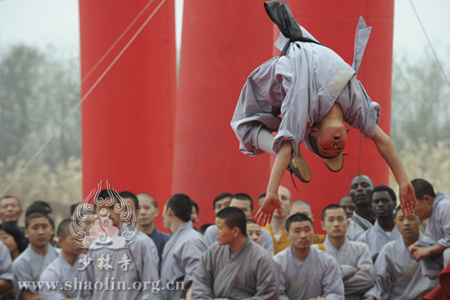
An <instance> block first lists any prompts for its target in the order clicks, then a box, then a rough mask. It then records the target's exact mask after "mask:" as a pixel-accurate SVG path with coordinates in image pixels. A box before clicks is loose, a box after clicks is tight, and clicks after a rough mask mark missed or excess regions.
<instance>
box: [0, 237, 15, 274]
mask: <svg viewBox="0 0 450 300" xmlns="http://www.w3.org/2000/svg"><path fill="white" fill-rule="evenodd" d="M0 279H4V280H11V282H14V275H13V272H12V261H11V255H10V254H9V250H8V248H7V247H6V246H5V245H4V244H3V243H2V242H0Z"/></svg>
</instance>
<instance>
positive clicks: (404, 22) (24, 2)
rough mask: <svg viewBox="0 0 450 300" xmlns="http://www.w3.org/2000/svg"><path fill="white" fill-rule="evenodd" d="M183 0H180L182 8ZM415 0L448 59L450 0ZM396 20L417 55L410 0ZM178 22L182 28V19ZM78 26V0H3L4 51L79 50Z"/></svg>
mask: <svg viewBox="0 0 450 300" xmlns="http://www.w3.org/2000/svg"><path fill="white" fill-rule="evenodd" d="M182 1H183V0H176V3H177V4H178V5H177V6H178V8H179V7H180V3H182ZM412 1H413V3H414V5H415V7H416V10H417V12H418V14H419V17H420V19H421V20H422V23H423V25H424V27H425V30H426V32H427V33H428V35H429V37H430V39H431V41H432V44H433V46H434V47H435V48H436V50H437V51H438V53H439V55H440V57H442V58H441V59H442V60H443V61H445V60H446V59H447V58H446V57H444V55H445V53H448V50H449V49H450V34H449V31H450V18H449V17H448V12H449V11H450V1H448V0H428V1H424V0H412ZM178 12H181V10H180V9H178ZM178 15H179V16H181V13H178ZM178 20H180V18H178ZM394 22H395V23H394V51H395V52H398V51H403V52H405V53H408V54H409V55H417V54H418V53H422V52H423V49H425V48H426V47H428V46H427V45H428V44H427V41H426V38H425V36H424V34H423V32H422V29H421V28H420V25H419V23H418V21H417V18H416V16H415V15H414V11H413V10H412V6H411V3H410V0H396V1H395V20H394ZM178 25H179V26H178V32H179V29H180V28H181V26H180V25H181V23H180V22H179V24H178ZM369 25H370V24H369ZM78 28H79V19H78V0H39V1H37V0H0V51H4V50H5V49H6V48H7V47H8V46H10V45H12V44H16V43H26V44H30V45H35V44H37V45H39V46H41V47H45V46H46V45H48V44H53V45H54V46H55V47H57V48H58V49H60V50H61V51H63V52H70V53H75V54H76V53H78V51H79V29H78Z"/></svg>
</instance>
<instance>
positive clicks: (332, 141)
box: [231, 0, 415, 225]
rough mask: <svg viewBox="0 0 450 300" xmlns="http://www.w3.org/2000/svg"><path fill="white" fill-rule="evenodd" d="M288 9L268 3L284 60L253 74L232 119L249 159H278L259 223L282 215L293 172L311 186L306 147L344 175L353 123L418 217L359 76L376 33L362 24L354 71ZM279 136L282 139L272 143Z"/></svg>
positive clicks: (408, 187) (399, 165)
mask: <svg viewBox="0 0 450 300" xmlns="http://www.w3.org/2000/svg"><path fill="white" fill-rule="evenodd" d="M282 2H283V4H282V5H281V6H280V1H278V0H274V1H269V2H266V3H265V7H266V11H267V12H268V14H269V16H270V17H271V19H272V20H273V21H274V22H275V23H276V24H277V26H278V27H279V28H280V31H281V33H282V36H280V39H279V40H283V41H282V42H281V44H282V47H283V46H284V48H283V52H282V55H281V56H280V57H275V58H273V59H271V60H269V61H267V62H265V63H264V64H262V65H261V66H259V67H258V68H256V70H254V71H253V72H252V73H251V74H250V75H249V77H248V79H247V82H246V84H245V85H244V87H243V89H242V92H241V95H240V97H239V100H238V103H237V105H236V109H235V112H234V115H233V118H232V120H231V127H232V128H233V130H234V132H235V134H236V137H237V138H238V140H239V142H240V150H241V151H242V152H243V153H244V154H246V155H249V156H255V155H258V154H261V153H264V152H267V153H270V154H271V155H274V156H275V161H274V164H273V168H272V172H271V175H270V178H269V182H268V184H267V190H266V191H267V192H266V198H265V200H264V203H263V205H262V206H261V209H260V210H259V212H258V213H257V215H256V219H260V220H261V221H262V224H263V225H265V224H266V223H267V221H268V222H270V221H271V220H272V216H273V213H274V211H275V210H278V214H279V215H281V214H282V212H281V202H280V200H279V198H278V193H277V192H278V187H279V186H280V183H281V179H282V177H283V174H284V172H285V170H286V169H287V168H289V170H290V171H291V172H293V173H295V175H296V176H297V177H298V178H299V179H300V180H301V181H303V182H309V181H310V180H311V170H310V169H309V167H308V165H307V163H306V161H305V159H304V158H303V156H302V155H301V153H300V144H302V143H303V144H304V146H305V148H306V149H308V150H310V151H312V152H314V153H315V154H316V155H317V156H320V157H321V158H323V159H324V162H325V164H326V165H327V167H328V169H330V170H331V171H333V172H338V171H340V170H341V169H342V167H343V164H344V158H343V153H342V151H343V150H344V147H345V145H346V142H347V137H348V131H349V126H347V124H348V125H350V126H352V127H354V128H355V129H358V130H359V131H360V132H361V133H362V134H363V135H364V137H366V138H368V139H370V140H372V141H373V142H374V144H375V146H376V147H377V149H378V150H379V152H380V154H381V156H382V157H383V158H384V159H385V161H386V163H387V164H388V165H389V166H390V167H391V169H392V172H393V173H394V175H395V177H396V179H397V181H398V182H399V186H400V198H401V202H402V203H403V204H404V205H405V208H406V209H407V210H408V211H409V212H412V211H413V208H414V204H415V198H414V190H413V188H412V186H411V183H410V182H409V179H408V176H407V175H406V172H405V170H404V168H403V165H402V163H401V161H400V158H399V156H398V154H397V152H396V150H395V148H394V145H393V143H392V140H391V139H390V137H389V136H388V135H387V134H386V133H385V132H384V131H383V130H382V129H381V128H380V127H379V126H378V125H377V124H378V122H379V120H380V109H381V108H380V106H379V104H377V103H376V102H372V100H371V99H370V97H369V96H368V95H367V93H366V91H365V89H364V87H363V85H362V84H361V82H359V81H358V80H357V79H356V76H355V75H356V73H357V71H358V69H359V66H360V64H361V60H362V56H363V53H364V50H365V47H366V44H367V41H368V39H369V35H370V31H371V28H367V26H366V23H365V22H364V20H363V19H362V18H360V20H359V23H358V26H357V31H356V37H355V48H354V49H355V55H354V58H355V59H354V62H353V65H352V66H350V65H348V64H347V63H346V62H345V61H344V60H343V59H342V58H341V57H339V55H337V54H336V53H335V52H334V51H333V50H331V49H330V48H328V47H324V46H323V45H321V44H320V43H319V41H317V40H316V39H315V38H314V37H313V36H312V35H311V34H310V33H308V31H307V30H305V29H304V28H303V27H301V26H300V25H298V23H297V22H296V21H295V18H294V17H293V15H292V13H291V12H290V10H289V7H288V6H287V4H286V2H285V1H284V0H283V1H282ZM277 12H278V13H277ZM277 17H279V18H277ZM278 45H279V43H277V46H278ZM285 54H288V55H285ZM280 115H281V116H280ZM273 132H277V135H276V136H273V135H272V133H273Z"/></svg>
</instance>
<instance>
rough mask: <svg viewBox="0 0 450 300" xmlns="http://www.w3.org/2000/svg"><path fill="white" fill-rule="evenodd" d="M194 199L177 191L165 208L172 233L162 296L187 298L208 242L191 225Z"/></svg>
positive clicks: (163, 266)
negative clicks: (195, 271)
mask: <svg viewBox="0 0 450 300" xmlns="http://www.w3.org/2000/svg"><path fill="white" fill-rule="evenodd" d="M191 212H192V201H191V199H190V198H189V197H188V196H187V195H185V194H175V195H173V196H172V197H170V199H169V200H168V201H167V203H166V205H165V206H164V210H163V214H162V215H163V225H164V227H166V228H167V230H169V232H170V233H171V235H172V236H171V238H170V239H169V240H168V241H167V243H166V245H165V246H164V251H163V255H162V263H161V287H162V288H164V289H161V299H162V300H179V299H185V298H186V297H187V292H188V290H189V288H190V286H191V284H192V279H193V274H194V270H195V268H196V267H197V264H198V261H199V260H200V257H201V256H202V254H203V252H205V250H206V248H208V247H207V245H206V243H205V240H204V238H203V236H202V235H201V234H200V233H199V232H197V231H196V230H195V229H194V228H192V222H191V221H190V220H191Z"/></svg>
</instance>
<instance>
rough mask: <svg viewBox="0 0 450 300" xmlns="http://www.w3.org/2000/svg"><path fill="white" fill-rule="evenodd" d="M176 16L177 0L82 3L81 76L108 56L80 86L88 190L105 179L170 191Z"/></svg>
mask: <svg viewBox="0 0 450 300" xmlns="http://www.w3.org/2000/svg"><path fill="white" fill-rule="evenodd" d="M174 15H175V13H174V2H173V0H154V1H148V0H145V1H144V0H131V1H127V2H126V3H125V2H123V1H119V0H95V1H91V0H81V1H80V24H81V25H80V27H81V29H80V30H81V34H80V36H81V76H82V78H85V77H86V76H87V75H88V74H89V73H90V72H91V70H92V69H93V68H94V67H95V65H96V64H97V62H99V60H101V58H102V56H104V55H105V54H106V56H105V57H104V59H103V60H102V61H101V63H100V64H98V66H97V67H96V68H95V70H94V71H93V72H92V73H91V74H90V75H89V77H88V78H87V79H86V80H85V81H84V82H83V84H82V88H81V93H82V99H83V100H84V102H83V103H82V146H83V148H82V156H83V194H84V196H87V195H88V194H89V192H90V191H91V190H92V189H93V188H95V187H96V186H97V184H98V183H99V182H100V180H103V181H105V180H108V181H109V182H110V183H111V185H112V187H113V188H115V189H117V190H118V191H121V190H129V191H132V192H134V193H140V192H145V193H149V194H151V195H153V196H154V197H155V198H156V200H157V202H158V203H159V204H160V205H162V204H163V203H164V202H165V201H166V199H167V198H168V197H169V196H170V193H171V180H172V158H173V127H174V125H173V124H174V112H175V107H174V97H175V93H174V91H175V85H176V82H175V80H176V76H175V70H176V67H175V22H174V20H175V16H174ZM121 35H123V36H122V38H120V37H121ZM115 43H116V45H115V46H114V47H113V48H112V50H110V51H109V49H110V47H111V46H112V45H114V44H115ZM116 59H117V60H116ZM115 60H116V61H115ZM114 61H115V62H114ZM108 69H109V70H108Z"/></svg>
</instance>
